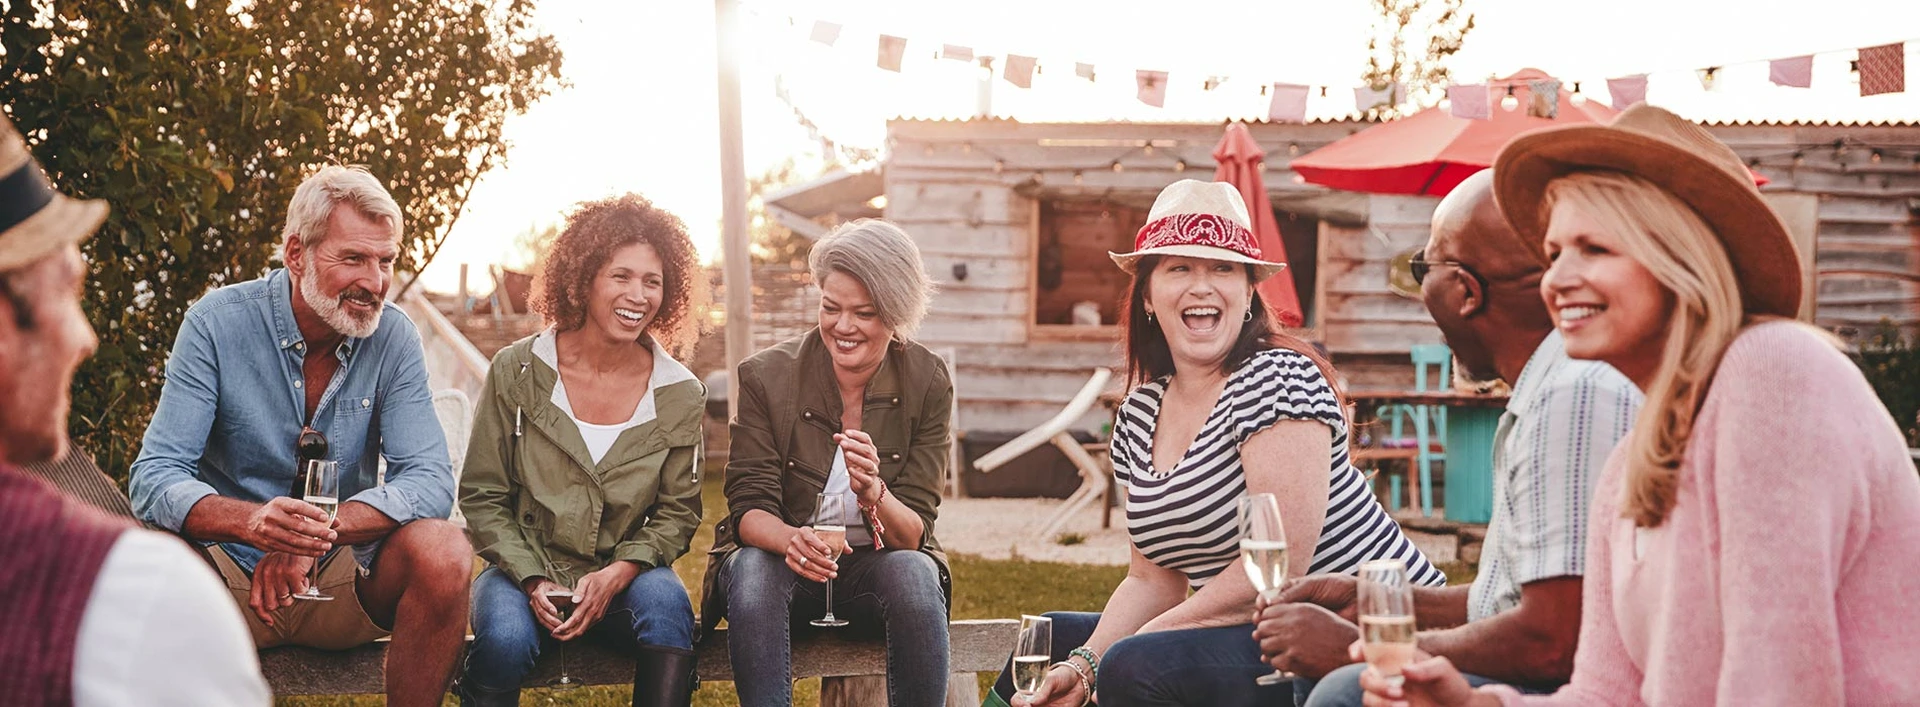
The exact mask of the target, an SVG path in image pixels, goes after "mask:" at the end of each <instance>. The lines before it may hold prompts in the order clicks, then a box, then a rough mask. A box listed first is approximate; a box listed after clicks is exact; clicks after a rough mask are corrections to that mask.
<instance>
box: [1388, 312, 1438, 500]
mask: <svg viewBox="0 0 1920 707" xmlns="http://www.w3.org/2000/svg"><path fill="white" fill-rule="evenodd" d="M1410 353H1411V355H1412V357H1413V389H1414V390H1415V391H1417V392H1422V393H1424V392H1427V391H1429V390H1435V391H1438V390H1445V389H1447V387H1449V386H1451V385H1452V383H1453V351H1452V350H1451V349H1448V348H1447V347H1446V345H1444V344H1420V345H1417V346H1414V347H1412V350H1411V351H1410ZM1429 367H1432V368H1434V369H1435V373H1437V375H1436V376H1435V377H1434V378H1432V379H1429V378H1428V377H1427V371H1428V369H1429ZM1429 383H1431V386H1432V387H1429ZM1375 418H1376V419H1378V420H1380V421H1381V422H1382V423H1385V424H1386V425H1387V428H1388V434H1387V436H1386V438H1385V439H1384V440H1383V441H1382V442H1381V443H1380V446H1384V447H1399V448H1406V447H1409V446H1410V447H1412V448H1413V449H1415V450H1418V454H1417V456H1415V458H1414V462H1413V464H1412V466H1413V467H1415V468H1418V469H1419V470H1420V482H1419V483H1420V515H1422V516H1426V517H1429V518H1431V517H1433V463H1434V462H1436V461H1446V459H1447V455H1446V451H1445V447H1444V446H1442V445H1441V444H1440V440H1444V439H1446V438H1447V409H1446V407H1444V406H1440V405H1412V404H1407V403H1399V404H1394V405H1382V406H1380V409H1379V411H1378V412H1377V413H1375ZM1408 425H1411V426H1412V428H1413V436H1412V437H1411V438H1409V437H1407V436H1406V434H1405V429H1406V426H1408ZM1436 447H1438V449H1436ZM1411 471H1412V469H1408V470H1407V471H1406V472H1401V473H1410V472H1411ZM1381 473H1382V474H1386V475H1387V484H1388V486H1387V489H1388V495H1387V510H1399V509H1400V476H1399V475H1398V474H1396V473H1395V472H1391V471H1386V470H1382V472H1381Z"/></svg>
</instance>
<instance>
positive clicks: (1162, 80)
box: [1133, 69, 1167, 108]
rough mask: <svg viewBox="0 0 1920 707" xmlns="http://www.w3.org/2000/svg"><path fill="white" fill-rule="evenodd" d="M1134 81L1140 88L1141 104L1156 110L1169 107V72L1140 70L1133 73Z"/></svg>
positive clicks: (1138, 92)
mask: <svg viewBox="0 0 1920 707" xmlns="http://www.w3.org/2000/svg"><path fill="white" fill-rule="evenodd" d="M1133 81H1134V84H1135V85H1136V86H1138V87H1139V91H1137V95H1138V96H1139V97H1140V102H1141V103H1145V104H1147V105H1150V106H1153V107H1155V108H1165V107H1166V105H1167V72H1165V71H1148V70H1146V69H1139V70H1136V71H1134V72H1133Z"/></svg>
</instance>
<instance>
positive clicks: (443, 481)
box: [347, 317, 453, 525]
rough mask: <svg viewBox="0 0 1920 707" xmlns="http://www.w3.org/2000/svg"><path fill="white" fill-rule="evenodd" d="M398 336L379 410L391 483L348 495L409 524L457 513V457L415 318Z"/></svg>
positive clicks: (382, 449) (403, 318) (398, 331)
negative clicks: (450, 451) (451, 453)
mask: <svg viewBox="0 0 1920 707" xmlns="http://www.w3.org/2000/svg"><path fill="white" fill-rule="evenodd" d="M400 319H401V320H402V321H406V318H405V317H400ZM394 337H395V341H394V342H393V347H394V348H393V350H394V354H393V355H392V356H391V357H389V358H388V359H387V360H388V362H389V363H388V365H389V366H390V370H388V371H387V372H386V374H385V375H384V376H383V379H384V380H383V381H382V383H383V385H382V386H381V387H382V394H381V396H380V410H379V414H380V453H381V455H382V456H384V457H386V460H387V483H386V485H385V486H376V487H374V488H370V489H367V490H365V491H362V492H360V493H357V494H354V495H353V497H352V498H349V499H347V500H349V501H358V502H360V503H365V504H367V505H369V506H373V508H374V509H375V510H378V511H380V512H381V513H384V514H386V516H387V517H388V518H392V519H393V520H394V521H395V522H398V523H401V524H403V525H404V524H406V523H409V522H412V521H415V520H419V519H421V518H446V517H448V516H450V515H452V514H453V462H452V460H450V459H449V458H448V457H447V436H446V432H445V431H444V430H442V429H441V428H440V417H439V415H437V414H436V413H435V412H434V410H433V390H432V386H431V384H429V383H428V381H427V363H426V353H425V352H424V351H423V350H422V349H421V346H420V333H419V331H418V330H416V329H414V328H413V325H412V323H411V322H408V323H407V325H406V326H404V327H397V328H396V331H395V332H394Z"/></svg>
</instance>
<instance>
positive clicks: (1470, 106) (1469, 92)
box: [1447, 83, 1493, 120]
mask: <svg viewBox="0 0 1920 707" xmlns="http://www.w3.org/2000/svg"><path fill="white" fill-rule="evenodd" d="M1447 104H1448V106H1447V112H1448V113H1451V114H1453V117H1455V118H1466V119H1468V120H1492V119H1493V106H1492V104H1490V103H1488V102H1487V85H1486V84H1484V83H1476V84H1466V85H1460V84H1454V85H1452V86H1448V87H1447Z"/></svg>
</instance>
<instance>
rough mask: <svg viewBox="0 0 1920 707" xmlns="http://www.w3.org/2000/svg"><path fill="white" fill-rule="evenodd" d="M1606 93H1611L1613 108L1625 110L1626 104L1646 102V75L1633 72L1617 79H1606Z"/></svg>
mask: <svg viewBox="0 0 1920 707" xmlns="http://www.w3.org/2000/svg"><path fill="white" fill-rule="evenodd" d="M1607 93H1609V94H1612V95H1613V109H1614V110H1626V109H1627V106H1630V105H1633V104H1635V103H1646V102H1647V75H1646V74H1634V75H1632V76H1622V77H1620V78H1617V79H1607Z"/></svg>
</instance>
